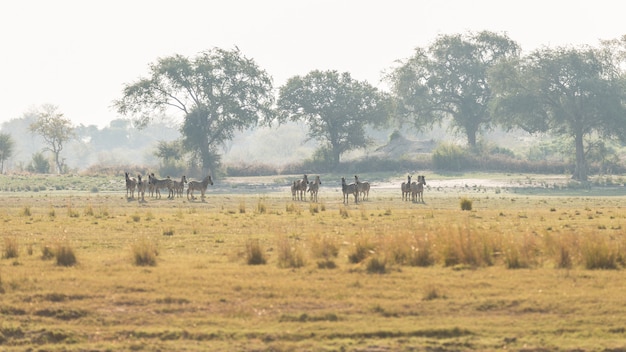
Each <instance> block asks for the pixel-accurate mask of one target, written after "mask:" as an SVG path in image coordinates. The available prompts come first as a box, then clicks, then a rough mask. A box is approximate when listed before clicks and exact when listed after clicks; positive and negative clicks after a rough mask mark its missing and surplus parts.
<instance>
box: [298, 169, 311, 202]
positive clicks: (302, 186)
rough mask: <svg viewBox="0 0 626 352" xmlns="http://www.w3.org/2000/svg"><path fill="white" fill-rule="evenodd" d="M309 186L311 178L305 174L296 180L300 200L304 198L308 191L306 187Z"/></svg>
mask: <svg viewBox="0 0 626 352" xmlns="http://www.w3.org/2000/svg"><path fill="white" fill-rule="evenodd" d="M308 186H309V178H308V177H307V175H306V174H305V175H304V177H303V178H302V180H298V181H296V193H297V195H298V200H304V199H305V196H304V194H305V193H306V189H307V187H308Z"/></svg>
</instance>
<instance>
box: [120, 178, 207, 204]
mask: <svg viewBox="0 0 626 352" xmlns="http://www.w3.org/2000/svg"><path fill="white" fill-rule="evenodd" d="M125 174H126V198H128V199H135V189H137V198H138V199H139V201H141V202H145V194H146V191H147V192H148V195H149V196H150V197H154V198H161V190H162V189H167V190H168V191H169V193H168V196H167V198H168V199H174V198H175V197H182V196H183V192H184V190H185V184H187V200H193V199H196V197H194V195H193V192H194V191H199V192H200V194H201V199H204V193H205V192H206V189H207V187H208V185H213V180H212V179H211V176H210V175H209V176H206V177H205V178H204V179H203V180H202V181H189V182H188V181H187V176H183V177H181V179H180V181H176V180H172V179H171V178H170V177H169V176H168V177H167V178H164V179H158V178H156V176H154V173H151V174H148V182H146V181H145V179H142V177H141V175H137V178H134V177H130V176H129V174H128V172H126V173H125Z"/></svg>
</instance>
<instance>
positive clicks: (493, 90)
mask: <svg viewBox="0 0 626 352" xmlns="http://www.w3.org/2000/svg"><path fill="white" fill-rule="evenodd" d="M625 44H626V36H625V37H622V38H619V39H614V40H608V41H601V42H600V43H599V45H598V46H589V45H585V46H579V47H557V48H549V47H543V48H540V49H537V50H535V51H533V52H530V53H528V54H522V50H521V48H520V46H519V45H518V44H517V43H516V42H515V41H514V40H512V39H511V38H509V37H508V36H507V35H506V34H501V33H493V32H489V31H482V32H468V33H462V34H452V35H440V36H438V37H437V38H436V39H435V40H434V41H433V42H432V43H431V44H430V45H428V46H426V47H421V48H416V49H415V52H414V53H413V55H412V56H411V57H409V58H406V59H401V60H399V61H398V62H397V64H396V65H394V67H391V68H390V69H389V70H388V72H387V73H386V74H384V76H383V80H385V81H386V82H387V83H389V87H390V91H389V92H385V91H382V90H380V89H377V88H376V87H374V86H372V85H370V84H369V83H368V82H365V81H358V80H356V79H354V78H352V77H351V75H350V73H348V72H337V71H333V70H328V71H320V70H314V71H311V72H309V73H308V74H306V75H303V76H299V75H298V76H294V77H292V78H290V79H288V81H287V82H286V83H285V84H284V85H283V86H281V87H279V89H278V94H277V95H276V94H275V90H274V87H273V82H272V78H271V77H270V76H269V75H268V74H267V72H266V71H264V70H263V69H262V68H261V67H259V66H258V65H257V64H256V63H255V61H254V60H253V59H251V58H248V57H246V56H245V55H243V54H242V53H241V52H240V51H239V49H233V50H226V49H221V48H213V49H210V50H207V51H205V52H202V53H200V54H198V55H197V56H194V57H185V56H182V55H173V56H170V57H164V58H158V59H157V60H156V61H155V62H154V63H151V64H150V65H149V70H148V75H147V76H145V77H141V78H139V79H138V80H136V81H133V82H130V83H126V84H125V85H124V88H123V91H122V95H121V98H120V99H118V100H116V101H114V102H113V105H114V106H115V108H116V109H117V112H118V113H120V114H121V115H123V116H126V117H129V118H131V119H132V120H133V123H134V124H135V126H137V127H138V128H146V127H148V126H150V125H151V124H152V123H153V121H154V117H155V116H159V115H161V114H172V115H176V116H179V117H181V118H182V124H181V126H180V135H181V139H180V140H179V141H176V142H173V143H172V144H161V145H160V146H159V148H160V152H162V153H163V154H165V155H169V156H170V157H176V158H184V159H185V160H186V161H187V162H188V163H189V165H192V166H196V167H198V168H201V169H202V170H203V172H204V173H205V174H209V173H210V172H211V170H215V169H216V168H217V167H218V165H219V164H220V158H221V154H220V149H219V147H220V146H222V145H223V144H224V143H226V142H228V141H230V140H232V139H233V136H234V135H235V133H236V132H237V131H242V130H245V129H248V128H252V127H254V126H258V125H262V126H273V125H280V124H283V123H285V122H287V121H299V122H303V123H304V124H305V125H306V126H307V138H308V139H310V140H316V141H318V142H319V143H320V149H319V151H318V152H317V154H319V155H321V156H322V157H323V158H324V160H325V161H326V162H327V164H328V168H329V170H332V169H333V168H334V167H336V166H337V165H338V164H339V162H340V160H341V156H342V155H343V154H345V153H346V152H348V151H351V150H354V149H359V148H364V147H366V146H368V145H369V144H370V143H371V139H370V138H369V137H368V135H367V133H366V128H367V127H368V126H374V127H382V126H392V125H393V126H397V128H398V129H399V130H402V129H405V128H412V129H415V130H418V131H427V130H428V129H430V128H432V127H433V126H435V125H438V124H441V123H442V122H444V121H445V122H448V123H449V125H450V126H451V128H452V129H453V130H454V132H456V133H457V134H459V135H463V136H465V138H466V141H467V147H468V149H469V150H471V149H472V148H475V147H476V143H477V140H478V137H479V136H480V134H481V133H483V132H485V131H488V130H490V129H492V128H494V127H496V126H497V127H500V128H504V129H505V130H512V129H521V130H524V131H526V132H529V133H550V134H551V135H554V136H561V137H565V138H568V139H571V141H572V144H573V149H574V153H575V158H574V160H575V169H574V171H573V175H572V177H573V178H574V179H577V180H580V181H586V180H587V178H588V165H587V155H588V154H589V153H592V150H593V149H594V147H596V146H597V145H596V144H595V143H594V142H593V140H594V138H595V140H598V139H600V140H609V139H614V140H617V141H619V142H620V143H623V142H624V141H625V140H626V133H625V132H626V131H625V130H624V129H625V128H626V127H625V126H626V123H625V122H626V105H625V103H626V89H625V88H626V87H625V86H624V84H625V83H626V80H625V77H626V76H625V71H624V67H626V66H625V65H624V64H625V63H626V62H625V58H626V55H625V54H626V50H625V48H626V45H625ZM49 115H50V114H49ZM53 117H54V116H53ZM57 119H58V121H56V123H59V122H61V124H60V125H59V124H56V125H50V124H51V123H52V122H55V121H54V120H55V119H54V118H53V119H52V120H50V119H48V120H46V121H44V122H45V123H47V124H48V125H46V124H41V123H40V124H38V125H33V126H32V129H33V132H35V133H39V134H40V135H42V136H44V139H46V142H47V147H48V149H49V151H50V152H52V154H58V153H59V152H60V150H62V149H61V148H60V147H62V143H60V142H61V141H62V140H63V137H64V135H63V134H60V135H55V134H53V133H51V131H55V132H59V131H62V130H63V126H66V127H67V125H66V124H64V123H62V122H63V121H62V117H59V116H57ZM50 137H52V138H51V139H50ZM3 139H5V137H2V135H0V148H2V145H3V144H2V143H3ZM3 158H6V153H1V152H0V160H5V159H3ZM54 160H55V163H56V164H57V165H56V166H57V168H58V169H61V166H62V165H60V161H59V158H58V155H57V157H55V158H54Z"/></svg>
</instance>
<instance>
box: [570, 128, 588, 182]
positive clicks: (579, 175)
mask: <svg viewBox="0 0 626 352" xmlns="http://www.w3.org/2000/svg"><path fill="white" fill-rule="evenodd" d="M574 142H575V144H576V166H575V168H574V175H572V178H573V179H574V180H577V181H581V182H586V181H587V162H586V161H585V146H584V144H583V134H582V133H576V136H575V137H574Z"/></svg>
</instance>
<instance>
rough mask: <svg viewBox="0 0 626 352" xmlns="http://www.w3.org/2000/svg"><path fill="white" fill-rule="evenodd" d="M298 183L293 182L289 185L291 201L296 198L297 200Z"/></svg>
mask: <svg viewBox="0 0 626 352" xmlns="http://www.w3.org/2000/svg"><path fill="white" fill-rule="evenodd" d="M298 181H300V180H298ZM298 181H293V183H292V184H291V200H296V198H298Z"/></svg>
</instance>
